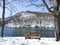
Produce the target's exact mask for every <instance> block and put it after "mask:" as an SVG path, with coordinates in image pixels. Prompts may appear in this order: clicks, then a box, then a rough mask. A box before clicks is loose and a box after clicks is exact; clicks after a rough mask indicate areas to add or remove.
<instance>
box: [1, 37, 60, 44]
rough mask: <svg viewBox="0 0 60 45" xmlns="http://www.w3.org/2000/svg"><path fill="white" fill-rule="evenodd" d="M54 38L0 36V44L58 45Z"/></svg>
mask: <svg viewBox="0 0 60 45" xmlns="http://www.w3.org/2000/svg"><path fill="white" fill-rule="evenodd" d="M59 44H60V41H58V42H56V41H55V38H41V40H38V39H25V37H3V38H1V37H0V45H59Z"/></svg>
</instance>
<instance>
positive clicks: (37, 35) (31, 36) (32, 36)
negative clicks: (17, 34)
mask: <svg viewBox="0 0 60 45" xmlns="http://www.w3.org/2000/svg"><path fill="white" fill-rule="evenodd" d="M40 38H41V34H40V33H34V32H33V33H26V34H25V39H39V40H40Z"/></svg>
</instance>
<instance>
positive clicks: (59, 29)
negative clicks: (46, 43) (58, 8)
mask: <svg viewBox="0 0 60 45" xmlns="http://www.w3.org/2000/svg"><path fill="white" fill-rule="evenodd" d="M54 22H55V31H56V41H59V40H60V16H54Z"/></svg>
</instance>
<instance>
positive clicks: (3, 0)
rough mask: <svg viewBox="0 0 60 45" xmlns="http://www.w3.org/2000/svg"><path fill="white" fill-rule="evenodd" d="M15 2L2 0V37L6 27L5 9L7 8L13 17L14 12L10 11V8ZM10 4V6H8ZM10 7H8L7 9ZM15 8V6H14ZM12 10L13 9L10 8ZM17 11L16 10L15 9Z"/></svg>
mask: <svg viewBox="0 0 60 45" xmlns="http://www.w3.org/2000/svg"><path fill="white" fill-rule="evenodd" d="M13 1H15V0H11V1H10V2H9V1H8V0H0V6H1V7H2V9H3V10H2V30H1V37H3V33H4V25H5V8H7V9H8V10H9V11H10V15H12V10H10V9H9V8H8V7H10V6H12V5H11V4H10V3H12V2H13ZM8 4H10V6H9V5H8ZM7 5H8V7H7ZM13 7H15V6H13ZM10 8H11V9H12V7H10ZM14 9H15V8H14Z"/></svg>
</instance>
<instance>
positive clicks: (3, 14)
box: [1, 0, 5, 37]
mask: <svg viewBox="0 0 60 45" xmlns="http://www.w3.org/2000/svg"><path fill="white" fill-rule="evenodd" d="M2 9H3V12H2V30H1V37H3V33H4V16H5V0H3V7H2Z"/></svg>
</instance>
